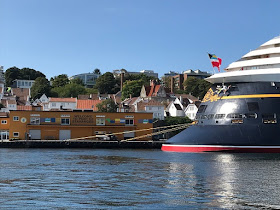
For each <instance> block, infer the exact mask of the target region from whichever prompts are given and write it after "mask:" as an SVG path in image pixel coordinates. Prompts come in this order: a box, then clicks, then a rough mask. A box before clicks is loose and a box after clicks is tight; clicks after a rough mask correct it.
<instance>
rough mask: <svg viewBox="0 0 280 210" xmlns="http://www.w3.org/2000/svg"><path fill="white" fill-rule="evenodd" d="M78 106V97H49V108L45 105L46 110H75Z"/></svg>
mask: <svg viewBox="0 0 280 210" xmlns="http://www.w3.org/2000/svg"><path fill="white" fill-rule="evenodd" d="M76 107H77V98H52V97H50V98H49V103H48V105H47V110H46V109H45V107H44V110H45V111H50V110H62V109H68V110H74V109H76Z"/></svg>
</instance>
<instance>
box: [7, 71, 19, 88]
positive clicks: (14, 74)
mask: <svg viewBox="0 0 280 210" xmlns="http://www.w3.org/2000/svg"><path fill="white" fill-rule="evenodd" d="M19 77H20V69H19V68H17V67H15V66H14V67H11V68H8V69H7V70H6V71H5V81H6V87H10V86H11V85H12V84H13V81H14V80H15V79H18V78H19Z"/></svg>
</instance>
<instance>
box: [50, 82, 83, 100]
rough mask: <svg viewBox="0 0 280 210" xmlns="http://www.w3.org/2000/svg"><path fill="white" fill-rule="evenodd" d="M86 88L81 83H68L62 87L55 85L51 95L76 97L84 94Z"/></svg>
mask: <svg viewBox="0 0 280 210" xmlns="http://www.w3.org/2000/svg"><path fill="white" fill-rule="evenodd" d="M86 93H87V92H86V89H85V87H84V86H83V85H80V84H77V83H69V84H67V85H65V86H62V87H55V88H53V89H52V96H56V97H62V98H67V97H74V98H75V97H78V95H82V94H86Z"/></svg>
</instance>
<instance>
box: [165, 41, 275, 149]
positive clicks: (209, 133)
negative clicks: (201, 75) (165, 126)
mask: <svg viewBox="0 0 280 210" xmlns="http://www.w3.org/2000/svg"><path fill="white" fill-rule="evenodd" d="M206 80H207V81H209V82H211V83H212V87H211V88H210V89H209V90H208V92H207V93H206V95H205V96H204V98H203V101H202V103H201V105H200V107H199V109H198V112H197V115H196V124H194V125H192V126H190V127H188V128H187V129H185V130H183V131H182V132H181V133H179V134H177V135H176V136H174V137H172V138H170V139H169V140H167V142H166V143H165V144H163V145H162V150H163V151H172V152H215V151H216V152H219V151H220V152H222V151H226V152H268V153H279V152H280V36H279V37H275V38H273V39H271V40H269V41H267V42H266V43H264V44H262V45H261V46H260V47H258V48H257V49H255V50H252V51H250V52H249V53H247V54H246V55H244V56H243V57H242V58H241V59H239V60H238V61H236V62H233V63H231V64H230V65H229V66H228V67H227V68H226V69H225V72H222V73H217V74H214V75H212V76H210V77H208V78H206Z"/></svg>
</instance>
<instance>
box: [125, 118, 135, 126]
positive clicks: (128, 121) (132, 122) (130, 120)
mask: <svg viewBox="0 0 280 210" xmlns="http://www.w3.org/2000/svg"><path fill="white" fill-rule="evenodd" d="M125 125H134V120H133V119H126V120H125Z"/></svg>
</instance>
